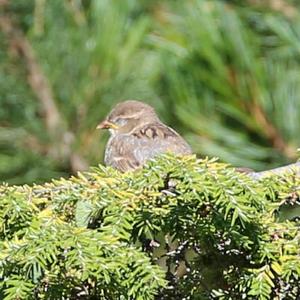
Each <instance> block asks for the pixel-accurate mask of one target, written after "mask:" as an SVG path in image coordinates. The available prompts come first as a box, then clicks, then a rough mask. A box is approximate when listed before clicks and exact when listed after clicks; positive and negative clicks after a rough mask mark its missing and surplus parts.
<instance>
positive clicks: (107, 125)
mask: <svg viewBox="0 0 300 300" xmlns="http://www.w3.org/2000/svg"><path fill="white" fill-rule="evenodd" d="M96 128H97V129H110V128H112V129H118V126H117V125H116V124H114V123H111V122H109V121H107V120H104V121H102V122H101V123H100V124H98V126H97V127H96Z"/></svg>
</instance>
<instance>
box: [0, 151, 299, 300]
mask: <svg viewBox="0 0 300 300" xmlns="http://www.w3.org/2000/svg"><path fill="white" fill-rule="evenodd" d="M299 186H300V178H299V176H294V175H293V174H292V173H290V174H287V175H285V176H277V177H276V176H272V177H266V178H264V179H261V180H259V181H256V180H253V179H251V178H250V177H249V176H248V175H245V174H241V173H237V172H235V170H234V169H233V168H232V167H230V166H227V165H224V164H220V163H218V162H216V160H207V159H205V160H197V159H196V158H195V157H194V156H190V157H185V158H176V157H172V156H165V157H162V158H159V159H158V160H157V161H152V162H150V163H149V164H148V165H147V166H146V167H145V168H144V169H143V170H140V171H137V172H135V173H126V174H121V173H119V172H117V171H115V170H113V169H111V168H104V167H102V166H99V167H98V168H94V169H93V170H91V171H90V172H89V173H83V174H79V176H78V177H73V178H71V179H69V180H65V179H61V180H58V181H54V182H52V183H49V184H45V185H41V186H33V187H29V186H10V187H9V186H1V188H0V197H1V199H0V205H1V207H0V236H1V242H0V250H1V255H0V266H1V269H0V270H1V271H0V282H1V283H0V297H1V299H5V300H8V299H155V298H156V299H261V300H263V299H299V297H300V286H299V276H300V258H299V257H300V245H299V232H300V231H299V222H298V221H297V219H294V220H289V221H287V220H285V221H279V218H278V211H279V209H280V208H281V207H282V206H283V205H287V204H288V203H290V204H295V203H296V202H297V201H299V193H300V191H299Z"/></svg>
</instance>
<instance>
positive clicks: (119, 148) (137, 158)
mask: <svg viewBox="0 0 300 300" xmlns="http://www.w3.org/2000/svg"><path fill="white" fill-rule="evenodd" d="M97 128H98V129H108V130H109V132H110V135H111V136H110V139H109V141H108V143H107V145H106V149H105V157H104V161H105V164H106V165H108V166H112V167H113V168H115V169H117V170H119V171H122V172H126V171H130V170H135V169H137V168H140V167H142V166H143V165H144V164H145V162H146V161H147V160H149V159H151V158H154V157H155V156H157V155H158V154H162V153H166V152H171V153H174V154H179V155H188V154H191V153H192V150H191V148H190V146H189V145H188V144H187V142H186V141H185V140H184V139H183V138H182V137H181V136H180V135H179V134H178V133H177V132H176V131H175V130H173V129H172V128H170V127H168V126H167V125H165V124H164V123H162V122H161V121H160V119H159V118H158V116H157V114H156V112H155V110H154V109H153V108H152V107H151V106H150V105H148V104H145V103H143V102H140V101H135V100H128V101H125V102H121V103H119V104H117V105H116V106H115V107H114V108H113V110H112V111H111V112H110V114H109V115H108V116H107V117H106V119H105V120H104V121H103V122H101V123H100V124H99V125H98V126H97Z"/></svg>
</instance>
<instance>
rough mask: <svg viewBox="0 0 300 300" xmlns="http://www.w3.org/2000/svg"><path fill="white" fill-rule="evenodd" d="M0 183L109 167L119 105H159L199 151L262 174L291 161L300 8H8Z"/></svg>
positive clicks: (2, 50)
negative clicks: (104, 130)
mask: <svg viewBox="0 0 300 300" xmlns="http://www.w3.org/2000/svg"><path fill="white" fill-rule="evenodd" d="M0 6H1V7H0V70H1V74H0V152H1V154H0V180H5V181H7V182H10V183H23V182H33V181H35V182H37V181H39V182H42V181H45V180H49V179H50V178H54V177H59V176H64V175H67V174H69V173H71V172H74V171H77V170H79V169H86V168H87V166H88V165H96V164H97V163H99V162H100V161H101V159H102V154H103V147H104V144H105V138H104V136H103V135H100V134H99V133H98V132H96V131H95V127H96V125H97V123H98V122H99V121H100V120H101V119H102V118H103V117H104V115H105V114H106V113H107V111H108V110H109V109H110V108H111V107H112V105H113V104H114V103H115V102H117V101H120V100H123V99H128V98H131V99H132V98H135V99H140V100H143V101H146V102H149V103H151V104H153V105H154V106H155V107H156V108H157V110H158V111H159V113H160V115H161V116H162V119H163V120H164V121H166V122H167V123H168V124H170V125H172V126H173V127H175V128H176V129H177V130H179V132H180V133H182V134H184V135H185V138H187V139H188V141H189V143H190V144H191V145H192V148H193V150H194V151H195V153H198V154H200V155H208V156H218V157H220V158H221V159H222V161H226V162H229V163H232V164H234V165H236V166H248V167H252V168H254V169H257V170H262V169H267V168H271V167H273V166H275V165H282V164H284V163H286V162H287V161H294V160H295V155H296V151H295V149H296V148H297V147H299V131H300V127H299V126H300V125H299V124H300V123H299V119H300V101H299V94H300V90H299V89H300V72H299V67H300V59H299V47H300V44H299V36H300V26H299V22H300V16H299V11H300V10H299V1H288V0H278V1H277V0H276V1H275V0H262V1H254V0H245V1H221V0H216V1H210V0H189V1H175V0H160V1H157V0H152V1H146V0H144V1H143V0H116V1H109V0H99V1H98V0H97V1H96V0H68V1H67V0H66V1H62V0H51V1H45V0H26V1H18V0H16V1H7V0H2V1H0Z"/></svg>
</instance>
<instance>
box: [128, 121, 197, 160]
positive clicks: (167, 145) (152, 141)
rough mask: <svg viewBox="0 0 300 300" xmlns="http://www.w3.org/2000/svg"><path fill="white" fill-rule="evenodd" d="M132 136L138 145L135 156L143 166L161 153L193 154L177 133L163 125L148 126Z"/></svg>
mask: <svg viewBox="0 0 300 300" xmlns="http://www.w3.org/2000/svg"><path fill="white" fill-rule="evenodd" d="M132 136H133V137H134V144H135V145H136V147H135V149H134V151H133V152H134V156H135V158H136V159H137V160H138V161H139V162H141V163H142V164H143V163H144V162H145V161H146V160H148V159H151V158H153V157H155V156H156V155H158V154H161V153H166V152H171V153H175V154H191V152H192V151H191V148H190V146H189V145H188V144H187V143H186V141H185V140H184V139H183V138H182V137H181V136H180V135H179V134H178V133H177V132H176V131H174V130H173V129H172V128H170V127H168V126H166V125H164V124H161V123H153V124H147V125H145V126H143V127H141V128H139V129H137V130H136V131H135V132H133V133H132Z"/></svg>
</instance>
